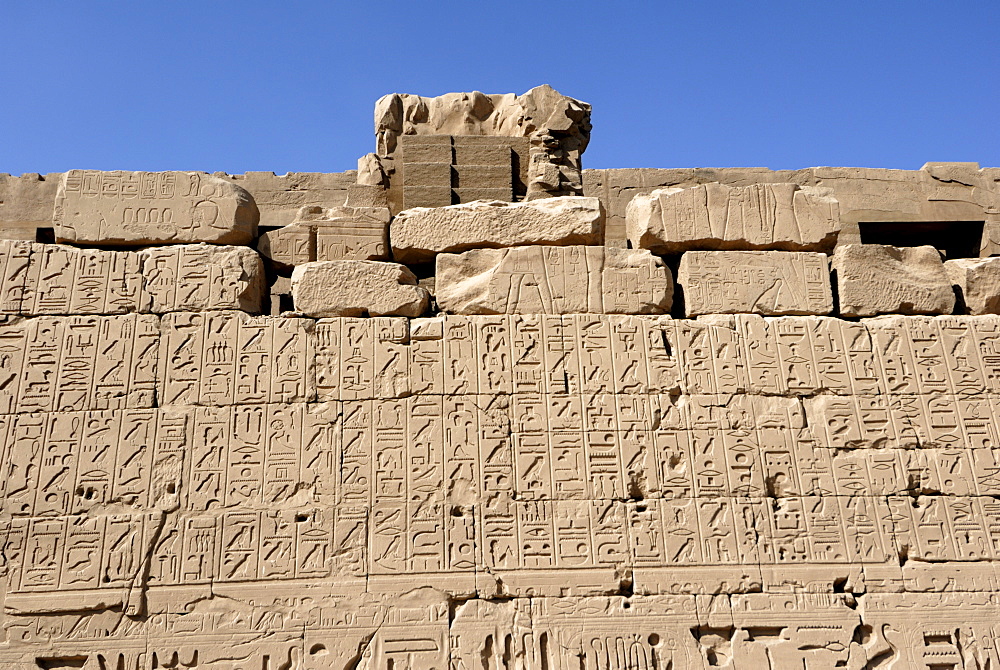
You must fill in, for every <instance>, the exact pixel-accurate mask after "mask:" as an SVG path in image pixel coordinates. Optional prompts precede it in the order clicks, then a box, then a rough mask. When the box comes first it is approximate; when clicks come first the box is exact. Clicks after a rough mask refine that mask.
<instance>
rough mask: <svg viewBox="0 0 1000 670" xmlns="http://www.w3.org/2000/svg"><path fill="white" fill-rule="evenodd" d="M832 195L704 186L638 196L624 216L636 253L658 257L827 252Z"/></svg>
mask: <svg viewBox="0 0 1000 670" xmlns="http://www.w3.org/2000/svg"><path fill="white" fill-rule="evenodd" d="M839 223H840V220H839V209H838V204H837V201H836V199H834V198H833V197H832V195H831V191H830V190H829V189H825V188H820V187H813V186H799V185H797V184H790V183H778V184H753V185H750V186H727V185H725V184H718V183H712V184H703V185H700V186H694V187H690V188H667V189H657V190H654V191H653V192H651V193H649V194H648V195H643V194H640V195H637V196H635V197H634V198H633V199H632V201H631V202H630V203H629V204H628V206H627V207H626V211H625V227H626V233H627V235H628V240H629V242H631V243H632V246H633V247H636V248H641V249H650V250H652V251H653V252H654V253H665V254H669V253H678V252H681V251H687V250H691V249H733V250H741V249H742V250H749V249H784V250H790V251H826V250H829V249H832V248H833V245H834V243H835V242H836V239H837V231H838V229H839Z"/></svg>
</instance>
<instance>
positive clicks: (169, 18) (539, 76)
mask: <svg viewBox="0 0 1000 670" xmlns="http://www.w3.org/2000/svg"><path fill="white" fill-rule="evenodd" d="M542 83H548V84H550V85H552V86H553V87H554V88H556V89H557V90H559V91H560V92H562V93H564V94H566V95H570V96H573V97H575V98H579V99H580V100H584V101H586V102H589V103H591V104H592V105H593V108H594V111H593V124H594V130H593V135H592V139H591V143H590V147H589V148H588V150H587V153H586V154H585V155H584V157H583V161H584V167H591V168H617V167H697V166H712V167H732V166H766V167H770V168H775V169H779V168H800V167H809V166H814V165H844V166H868V167H891V168H907V169H917V168H919V167H920V166H921V165H922V164H923V163H924V162H926V161H978V162H979V163H981V164H982V165H983V166H1000V130H998V127H1000V2H997V0H975V1H973V2H965V1H963V0H935V1H929V0H896V1H887V0H868V1H855V0H828V1H826V2H815V1H812V2H811V1H809V0H798V1H796V2H790V1H789V2H786V1H781V0H779V1H773V2H769V1H768V0H757V1H756V2H749V1H747V2H736V1H725V0H717V1H715V2H710V1H693V0H686V1H683V2H674V1H666V0H663V1H660V2H653V1H650V2H620V1H616V0H604V1H594V0H582V1H579V2H565V1H555V0H548V1H545V0H535V1H534V2H522V1H519V0H513V1H511V0H508V1H506V2H486V1H482V0H478V1H477V0H423V1H421V0H410V1H409V2H396V1H395V0H373V1H371V2H365V1H364V0H355V1H353V2H340V1H338V0H327V1H319V0H316V1H310V2H306V1H302V2H298V1H295V0H284V1H279V0H273V1H272V2H264V1H261V0H240V1H237V0H230V1H229V2H214V1H212V0H191V1H188V0H168V1H159V2H154V1H152V0H129V1H127V2H124V1H122V2H111V1H102V0H92V1H90V2H76V1H70V0H35V1H31V0H0V172H9V173H13V174H20V173H23V172H42V173H45V172H59V171H64V170H67V169H70V168H96V169H105V170H110V169H129V170H167V169H184V170H206V171H209V172H213V171H217V170H224V171H226V172H230V173H238V172H244V171H247V170H270V171H274V172H277V173H279V174H281V173H284V172H288V171H294V172H311V171H319V172H339V171H342V170H348V169H353V168H354V167H355V165H356V161H357V158H358V156H360V155H362V154H364V153H367V152H369V151H373V150H374V136H373V129H372V110H373V105H374V102H375V100H376V99H377V98H379V97H380V96H381V95H383V94H386V93H392V92H399V93H418V94H421V95H439V94H441V93H446V92H449V91H471V90H480V91H483V92H486V93H507V92H513V93H523V92H525V91H526V90H528V89H530V88H532V87H533V86H536V85H538V84H542Z"/></svg>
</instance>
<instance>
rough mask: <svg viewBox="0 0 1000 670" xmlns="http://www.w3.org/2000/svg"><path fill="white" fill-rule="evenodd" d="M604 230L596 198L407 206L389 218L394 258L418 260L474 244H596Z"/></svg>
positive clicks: (601, 237) (602, 217) (478, 245)
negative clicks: (412, 207) (421, 206)
mask: <svg viewBox="0 0 1000 670" xmlns="http://www.w3.org/2000/svg"><path fill="white" fill-rule="evenodd" d="M603 232H604V211H603V209H602V208H601V204H600V201H599V200H598V199H597V198H581V197H576V196H564V197H558V198H544V199H541V200H532V201H530V202H517V203H510V202H473V203H469V204H463V205H452V206H451V207H441V208H437V209H430V208H416V209H411V210H407V211H405V212H401V213H400V214H399V215H398V216H397V217H396V218H395V220H393V222H392V224H391V225H390V227H389V240H390V244H391V245H392V251H393V257H394V258H395V259H396V260H398V261H400V262H403V263H419V262H425V261H430V260H433V259H434V256H435V255H437V254H439V253H443V252H458V251H465V250H468V249H475V248H477V247H512V246H521V245H525V244H546V245H560V246H565V245H571V244H585V245H586V244H601V242H602V241H603Z"/></svg>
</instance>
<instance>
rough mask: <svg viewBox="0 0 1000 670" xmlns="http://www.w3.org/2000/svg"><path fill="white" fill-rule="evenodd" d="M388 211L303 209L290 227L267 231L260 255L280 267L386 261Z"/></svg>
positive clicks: (359, 208)
mask: <svg viewBox="0 0 1000 670" xmlns="http://www.w3.org/2000/svg"><path fill="white" fill-rule="evenodd" d="M388 233H389V209H388V208H386V207H349V206H346V205H345V206H342V207H320V206H317V205H312V206H307V207H302V208H301V209H300V210H299V212H298V215H297V216H296V217H295V221H294V222H292V223H291V224H289V225H287V226H284V227H282V228H278V229H276V230H271V231H268V232H265V233H264V234H262V235H261V236H260V240H258V242H257V249H258V250H259V251H260V253H261V255H263V256H264V257H265V258H268V259H270V260H271V261H272V262H273V263H274V264H275V265H277V266H278V267H285V268H287V267H294V266H296V265H300V264H302V263H308V262H310V261H336V260H362V261H364V260H386V259H388V258H389V249H388Z"/></svg>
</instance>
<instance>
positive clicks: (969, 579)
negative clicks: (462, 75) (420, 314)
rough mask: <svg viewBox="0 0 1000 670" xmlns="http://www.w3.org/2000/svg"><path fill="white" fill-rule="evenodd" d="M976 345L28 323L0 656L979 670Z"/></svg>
mask: <svg viewBox="0 0 1000 670" xmlns="http://www.w3.org/2000/svg"><path fill="white" fill-rule="evenodd" d="M143 319H146V320H147V321H152V322H156V321H159V322H160V324H161V326H160V328H158V329H155V331H154V330H152V329H151V330H150V334H153V333H155V334H156V335H157V337H153V338H152V339H149V340H144V341H142V342H140V340H139V339H136V338H137V337H138V333H137V335H136V336H132V337H131V339H130V338H128V337H123V336H122V335H121V334H120V333H119V332H118V331H114V332H109V333H108V336H107V339H106V340H102V339H100V338H101V335H100V333H101V331H102V328H103V326H102V324H105V323H107V324H133V325H136V324H138V323H139V322H140V321H142V320H143ZM90 322H94V323H96V324H97V325H96V327H91V330H89V331H88V330H86V329H85V328H84V327H83V326H84V324H87V323H90ZM150 325H153V324H152V323H151V324H150ZM115 327H116V328H117V327H119V326H117V325H116V326H115ZM95 331H96V333H97V335H96V336H93V335H89V333H93V332H95ZM90 341H94V342H95V346H87V347H81V343H84V342H90ZM105 342H107V343H112V342H114V343H123V344H122V345H119V346H120V347H121V348H120V349H118V350H113V351H110V352H106V351H105V344H104V343H105ZM127 343H131V344H127ZM128 349H131V351H132V352H133V354H132V357H131V358H129V357H128V356H127V355H125V354H124V353H122V352H124V351H126V350H128ZM21 351H24V352H27V355H26V356H25V357H24V359H23V360H22V359H21V358H15V357H14V356H12V355H10V354H11V352H21ZM998 351H1000V317H993V316H988V317H965V316H947V317H936V318H934V317H899V316H896V317H886V318H879V319H873V320H868V321H864V322H850V321H844V320H840V319H834V318H828V317H791V316H790V317H778V318H764V317H761V316H755V315H736V316H728V317H714V318H708V319H702V320H697V321H694V320H675V319H671V318H670V317H665V316H634V315H581V314H575V315H562V316H559V315H551V316H547V315H503V316H472V317H469V316H450V315H449V316H444V317H434V318H424V319H412V320H408V319H403V318H333V319H323V320H319V321H312V320H309V319H298V318H282V317H279V318H272V317H251V316H246V315H241V314H239V313H238V312H207V313H204V314H193V313H174V314H168V315H165V316H163V317H157V316H153V315H148V316H143V317H137V316H135V315H131V316H125V317H38V318H35V319H26V320H24V321H23V322H21V323H20V324H12V325H10V326H7V327H5V328H4V329H2V330H0V352H2V353H3V354H4V355H3V356H0V361H4V362H5V364H8V365H9V364H15V365H16V369H17V371H18V372H17V373H16V374H18V375H19V380H18V382H17V383H20V384H21V385H20V386H17V387H15V388H13V389H11V387H10V385H9V384H10V382H9V379H10V377H9V375H8V374H6V373H4V376H3V377H2V378H0V388H3V389H4V391H5V393H8V395H6V396H4V397H13V398H21V399H22V401H21V402H17V403H14V404H13V405H10V406H9V408H8V409H6V410H5V411H4V412H2V413H0V459H2V460H0V462H2V463H3V466H4V472H3V477H0V501H2V508H0V541H2V543H3V545H2V546H3V552H2V555H3V557H4V561H5V563H4V565H5V571H6V572H5V575H6V577H5V580H6V591H5V596H4V598H5V619H4V624H3V625H4V629H5V630H6V631H7V637H6V641H5V642H3V643H0V661H2V662H3V663H5V664H6V666H5V667H18V666H17V665H15V663H21V662H22V661H23V662H27V663H29V665H28V666H27V667H45V666H44V665H37V664H36V666H32V665H30V664H31V663H35V659H42V660H43V661H44V662H45V664H48V667H59V666H58V665H56V663H59V662H61V663H62V664H63V667H74V666H73V665H68V666H67V663H70V662H71V661H72V662H76V661H77V660H79V659H81V658H83V659H86V662H88V663H92V665H93V664H96V666H95V667H102V665H101V664H103V667H112V668H114V667H117V666H116V665H115V664H118V663H121V664H122V665H121V667H129V668H131V667H136V668H153V667H169V665H165V664H166V663H173V662H174V659H175V658H176V659H177V664H176V665H178V667H183V665H180V664H181V663H184V664H186V665H188V666H189V667H201V665H207V667H212V665H215V666H217V667H227V666H228V667H229V668H232V667H234V666H233V665H232V664H230V663H229V661H227V660H226V659H229V658H232V656H233V655H234V654H237V653H238V654H240V655H241V656H240V658H241V659H250V661H249V663H251V665H250V667H268V664H270V666H271V667H275V666H276V667H281V665H278V662H279V661H280V663H281V664H290V665H288V667H295V665H294V664H295V663H297V662H298V661H299V660H300V661H302V662H301V663H300V664H299V667H301V668H316V669H320V668H329V667H351V664H352V663H354V662H355V661H356V660H357V657H358V654H359V653H360V654H361V656H362V657H363V658H367V659H369V660H370V661H371V663H372V664H376V663H377V664H380V665H383V666H384V665H386V664H387V663H388V661H389V660H393V662H394V663H396V662H397V661H398V663H400V664H402V663H403V662H404V661H405V662H406V663H410V664H411V665H413V664H421V665H418V666H417V667H447V664H448V663H452V662H453V661H454V662H455V663H459V662H460V661H461V662H464V663H466V665H470V664H471V663H472V662H473V661H475V662H480V661H481V660H482V659H487V661H488V662H490V663H493V662H494V661H496V662H497V663H499V666H498V667H503V665H502V664H503V662H504V661H503V659H504V658H514V657H517V658H522V659H528V660H525V663H532V664H534V665H533V666H532V667H543V659H544V665H547V666H548V667H550V668H558V667H569V668H574V669H575V668H576V667H579V659H580V658H583V659H584V660H585V661H586V662H587V663H590V664H591V665H590V666H589V667H599V668H607V669H609V670H610V669H611V668H620V667H628V664H629V663H632V661H633V660H634V659H639V662H643V663H647V667H650V668H652V667H669V666H665V665H664V664H666V663H668V662H669V663H672V664H673V666H672V667H678V668H705V667H713V665H712V663H713V662H714V663H715V666H714V667H725V666H719V662H721V661H720V659H726V658H729V659H744V660H746V664H747V665H746V667H765V668H767V667H771V668H774V669H775V670H778V669H779V668H783V667H789V666H788V665H787V664H788V663H791V664H792V665H791V667H795V664H796V663H797V664H798V665H799V666H802V665H803V663H805V667H810V666H811V665H816V664H819V666H818V667H838V665H837V664H838V663H841V662H843V663H844V664H847V665H846V667H852V665H854V664H860V667H864V664H863V663H862V661H864V662H867V660H866V659H870V658H871V657H872V656H873V655H876V656H878V655H883V656H882V657H883V658H887V659H891V660H898V661H900V662H902V663H904V664H909V665H907V666H906V667H920V666H919V662H922V661H921V660H920V659H923V658H926V657H933V658H936V659H940V658H958V659H962V658H963V657H962V656H961V654H966V657H967V658H974V657H973V656H969V654H973V653H975V654H978V655H979V656H981V657H983V658H990V657H991V656H990V654H995V653H996V648H995V642H994V640H995V639H996V636H995V634H994V627H995V626H996V613H997V608H998V602H997V600H996V596H995V592H996V591H997V590H998V587H1000V584H998V578H997V575H996V573H995V571H993V570H992V568H991V567H990V566H991V565H992V563H991V562H992V561H995V560H997V559H998V558H1000V554H997V547H998V546H1000V503H997V501H996V500H995V499H994V497H995V496H998V495H1000V478H997V476H996V472H997V471H998V469H1000V453H998V452H1000V450H998V449H997V447H996V445H997V444H1000V412H998V411H997V410H996V409H995V408H996V407H997V406H998V403H997V400H996V398H1000V386H998V384H1000V382H998V380H1000V373H998V370H997V368H998V365H1000V363H998V362H997V356H995V355H994V354H995V353H996V352H998ZM136 352H146V354H144V355H143V356H140V357H138V358H137V357H136ZM143 360H145V361H148V363H146V364H143V363H141V362H140V361H143ZM112 364H119V367H120V370H121V372H119V373H117V374H114V375H111V377H108V375H107V373H108V372H110V371H111V370H112V368H111V367H109V366H111V365H112ZM5 369H6V368H5ZM88 371H92V372H88ZM90 379H93V380H94V382H93V385H90V384H89V383H88V381H87V380H90ZM99 379H103V380H104V381H103V382H101V383H102V384H106V383H108V381H109V380H110V379H120V380H124V381H123V382H120V383H119V385H118V386H116V387H106V386H103V385H102V386H101V387H100V389H98V387H97V380H99ZM22 380H23V383H22ZM44 380H50V381H51V384H50V385H49V386H48V387H46V386H44V384H43V381H44ZM124 389H134V390H135V391H136V392H137V393H138V392H141V391H143V390H144V389H148V390H149V392H148V393H147V395H145V396H142V394H141V393H138V395H136V396H135V397H134V399H133V400H132V401H131V402H129V401H128V397H129V396H128V395H123V394H122V391H123V390H124ZM154 389H155V394H154V393H153V390H154ZM112 398H118V399H119V400H118V401H117V403H116V404H109V403H108V402H107V400H108V399H112ZM862 589H864V590H863V591H862ZM838 591H843V592H838ZM861 593H864V595H860V594H861ZM893 603H896V604H899V603H902V604H903V605H905V607H906V608H913V609H905V608H904V607H897V606H895V605H893ZM913 612H919V615H913V616H911V614H912V613H913ZM859 627H860V628H861V629H862V633H863V632H864V630H868V629H869V628H870V629H871V630H872V633H871V634H870V635H864V634H859V633H858V630H859ZM942 631H945V632H942ZM359 648H360V649H361V650H362V651H360V652H359ZM973 650H974V651H973ZM153 653H155V654H156V663H157V664H158V666H154V665H153V656H152V654H153ZM928 655H930V656H928ZM289 659H291V660H289ZM296 659H298V660H296ZM497 659H499V661H497ZM630 659H631V660H630ZM712 659H714V661H712ZM775 659H778V660H775ZM654 661H655V663H657V664H659V666H656V665H653V664H654ZM195 662H197V663H198V664H199V665H193V664H194V663H195ZM210 663H211V665H209V664H210ZM623 663H624V665H623ZM760 663H770V665H763V666H760V665H753V664H760ZM574 664H575V665H574ZM245 665H246V663H244V667H245ZM76 667H80V666H76ZM84 667H85V666H84ZM400 667H405V666H400ZM473 667H474V666H473ZM639 667H642V666H641V665H640V666H639ZM735 667H739V666H735ZM957 667H975V666H974V665H966V666H957Z"/></svg>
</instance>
